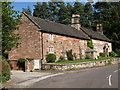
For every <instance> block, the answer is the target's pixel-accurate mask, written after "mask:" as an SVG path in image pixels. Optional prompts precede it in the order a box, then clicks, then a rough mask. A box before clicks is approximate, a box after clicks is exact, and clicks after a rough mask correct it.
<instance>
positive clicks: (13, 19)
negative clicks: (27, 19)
mask: <svg viewBox="0 0 120 90" xmlns="http://www.w3.org/2000/svg"><path fill="white" fill-rule="evenodd" d="M10 4H11V2H3V3H2V53H3V55H4V56H5V54H6V53H7V52H8V51H10V50H11V49H12V48H13V47H17V45H18V42H17V40H18V39H19V37H18V36H17V35H15V34H14V33H13V31H14V30H17V29H18V27H17V25H18V21H19V17H20V16H19V15H18V11H15V10H13V6H10Z"/></svg>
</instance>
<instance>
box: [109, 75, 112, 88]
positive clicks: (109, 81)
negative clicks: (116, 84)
mask: <svg viewBox="0 0 120 90" xmlns="http://www.w3.org/2000/svg"><path fill="white" fill-rule="evenodd" d="M111 77H112V75H110V76H109V86H111V85H112V83H111Z"/></svg>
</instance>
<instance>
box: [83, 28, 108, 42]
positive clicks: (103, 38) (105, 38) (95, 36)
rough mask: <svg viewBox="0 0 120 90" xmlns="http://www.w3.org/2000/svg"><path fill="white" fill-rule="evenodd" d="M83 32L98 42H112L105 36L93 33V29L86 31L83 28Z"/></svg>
mask: <svg viewBox="0 0 120 90" xmlns="http://www.w3.org/2000/svg"><path fill="white" fill-rule="evenodd" d="M81 30H82V31H83V32H85V33H86V34H87V35H88V36H89V37H90V38H91V39H97V40H102V41H107V42H110V40H109V39H108V38H107V37H106V36H105V35H104V34H100V33H98V32H96V31H93V30H91V29H86V28H83V27H82V28H81Z"/></svg>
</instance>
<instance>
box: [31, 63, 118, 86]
mask: <svg viewBox="0 0 120 90" xmlns="http://www.w3.org/2000/svg"><path fill="white" fill-rule="evenodd" d="M119 71H120V69H119V68H118V65H111V66H105V67H97V68H92V69H88V70H83V71H77V72H76V71H75V72H72V73H65V74H63V75H59V76H55V77H50V78H48V79H45V80H41V81H39V82H37V83H35V84H34V85H32V86H31V88H118V72H119Z"/></svg>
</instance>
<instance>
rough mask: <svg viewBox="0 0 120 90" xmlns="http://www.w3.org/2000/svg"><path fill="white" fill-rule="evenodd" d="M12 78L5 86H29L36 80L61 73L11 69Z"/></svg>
mask: <svg viewBox="0 0 120 90" xmlns="http://www.w3.org/2000/svg"><path fill="white" fill-rule="evenodd" d="M11 74H12V75H11V79H10V80H9V81H8V82H7V83H6V84H4V85H3V87H5V88H27V87H29V86H30V85H32V84H33V83H35V82H38V81H40V80H43V79H46V78H49V77H52V76H56V75H59V74H61V73H59V74H53V73H48V72H23V71H11Z"/></svg>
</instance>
